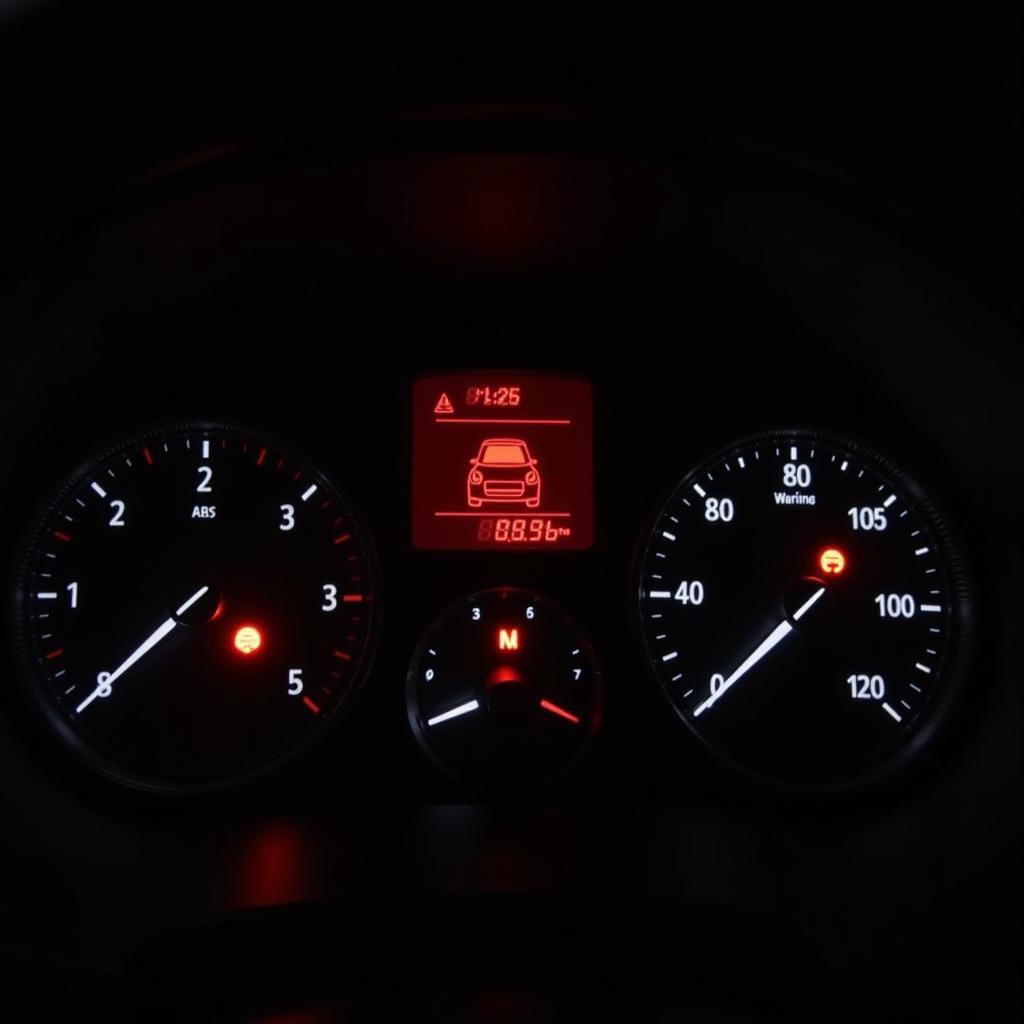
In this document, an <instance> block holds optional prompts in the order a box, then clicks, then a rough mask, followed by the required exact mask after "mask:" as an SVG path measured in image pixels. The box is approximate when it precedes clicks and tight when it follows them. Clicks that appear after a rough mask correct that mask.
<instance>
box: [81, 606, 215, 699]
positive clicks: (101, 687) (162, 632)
mask: <svg viewBox="0 0 1024 1024" xmlns="http://www.w3.org/2000/svg"><path fill="white" fill-rule="evenodd" d="M209 589H210V588H209V587H200V588H199V590H197V591H196V592H195V593H194V594H193V595H192V596H191V597H190V598H189V599H188V600H187V601H186V602H185V603H184V604H183V605H182V606H181V607H180V608H179V609H178V610H177V611H176V612H175V613H174V615H172V616H171V617H170V618H169V619H167V620H166V621H165V622H162V623H161V624H160V625H159V626H158V627H157V628H156V629H155V630H154V631H153V632H152V633H150V635H149V636H148V637H146V639H145V640H143V641H142V643H141V644H139V646H138V647H136V648H135V650H134V651H132V653H131V654H129V655H128V657H127V658H125V660H124V661H122V662H121V664H120V665H118V666H117V668H116V669H114V671H113V672H100V673H99V675H97V676H96V689H94V690H93V691H92V693H90V694H89V696H88V697H86V698H85V700H83V701H82V703H81V704H79V705H78V707H77V708H75V710H76V711H77V712H79V713H81V712H83V711H84V710H85V709H86V708H87V707H88V706H89V705H90V704H91V703H92V702H93V701H94V700H95V699H96V698H97V697H109V696H110V694H111V692H112V686H113V683H114V681H115V680H116V679H118V678H120V677H121V676H123V675H124V674H125V672H127V671H128V669H130V668H131V667H132V665H134V664H135V662H137V661H138V660H139V659H140V658H141V657H143V655H145V654H147V653H148V652H149V651H151V650H152V649H153V648H154V647H156V645H157V644H158V643H160V641H161V640H163V638H164V637H165V636H167V634H168V633H170V632H171V631H172V630H173V629H174V627H175V626H177V625H178V617H180V616H181V615H184V613H185V612H187V611H188V610H189V608H191V607H192V605H194V604H195V603H196V601H198V600H199V599H200V598H201V597H202V596H203V595H204V594H205V593H206V592H207V591H208V590H209Z"/></svg>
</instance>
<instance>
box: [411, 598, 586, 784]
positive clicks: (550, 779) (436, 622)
mask: <svg viewBox="0 0 1024 1024" xmlns="http://www.w3.org/2000/svg"><path fill="white" fill-rule="evenodd" d="M510 592H518V593H520V594H522V595H524V596H527V597H530V598H531V599H532V600H534V601H536V602H540V603H542V604H544V605H547V606H548V607H550V608H551V609H552V610H553V611H554V612H556V613H557V614H558V615H559V616H560V618H561V620H562V622H563V623H567V624H569V625H570V626H571V628H572V629H573V630H574V631H575V632H576V634H577V638H578V639H579V640H580V642H581V643H582V645H583V647H584V649H585V650H586V653H587V659H588V661H589V663H590V669H591V673H592V675H593V682H594V693H595V699H594V714H593V717H592V719H591V721H590V722H588V725H587V731H586V738H585V739H584V740H583V742H582V743H581V744H580V747H579V749H578V750H577V751H576V753H575V754H574V755H573V756H572V758H570V759H569V760H568V761H567V762H566V763H565V764H564V765H563V766H562V767H561V768H560V769H558V770H557V771H556V772H554V773H553V774H550V775H546V776H544V777H543V778H539V779H537V780H536V781H531V782H528V783H525V784H523V785H521V786H515V787H508V786H506V787H502V786H500V785H499V784H497V783H495V782H494V781H493V780H489V779H466V778H463V777H462V776H461V775H460V774H459V773H458V772H457V771H455V770H454V769H452V768H451V767H450V766H449V765H448V764H447V763H446V762H445V761H443V760H442V759H441V758H440V757H439V756H438V755H437V754H436V753H435V751H434V750H433V747H432V745H431V743H430V740H429V739H428V737H427V734H426V732H425V731H424V729H423V727H422V725H421V724H420V721H419V714H418V711H417V706H418V700H417V695H416V691H417V674H418V668H419V666H420V662H421V659H422V658H423V655H424V653H425V651H426V650H427V647H428V645H429V643H430V641H431V639H432V638H433V637H434V636H435V635H436V633H437V631H438V630H439V629H440V628H442V627H443V626H444V624H445V623H446V622H447V621H448V620H449V618H450V616H451V615H452V614H453V613H454V612H457V611H459V610H460V609H461V608H462V607H464V606H465V605H466V604H468V603H469V602H470V601H474V600H476V599H478V598H484V597H488V596H490V595H491V594H499V595H500V594H506V593H510ZM604 709H605V680H604V672H603V671H602V668H601V663H600V661H599V659H598V657H597V650H596V647H595V645H594V642H593V640H592V639H591V637H590V634H589V633H588V632H587V631H586V630H585V629H584V628H583V627H582V626H581V625H580V623H579V621H578V619H577V618H576V617H575V616H574V615H572V614H571V613H570V612H568V611H567V610H566V609H565V608H563V607H562V604H561V603H560V602H559V601H556V600H555V599H554V598H550V597H547V596H546V595H545V594H542V593H540V592H539V591H537V590H536V589H535V588H533V587H523V586H514V585H509V586H499V587H486V588H484V589H483V590H475V591H473V592H472V593H469V594H466V595H465V596H463V597H460V598H458V599H457V600H455V601H453V602H452V603H451V604H449V605H447V606H446V607H445V608H443V609H442V610H441V611H440V612H439V613H438V614H437V615H435V616H434V617H433V618H432V619H431V620H430V623H429V624H428V625H427V626H426V628H425V629H424V630H423V631H422V633H421V634H420V638H419V640H418V641H417V643H416V647H415V648H414V650H413V654H412V657H411V658H410V660H409V668H408V670H407V672H406V676H405V712H406V719H407V721H408V723H409V729H410V731H411V732H412V734H413V737H414V738H415V740H416V745H417V746H418V747H419V749H420V750H421V751H422V752H423V754H424V755H425V756H426V757H427V759H428V760H429V761H430V763H431V764H432V765H433V766H434V767H435V768H436V769H437V770H438V771H439V772H440V773H441V774H442V775H443V776H444V777H445V778H447V779H449V780H451V781H452V782H455V783H456V784H457V785H459V786H462V787H464V788H466V789H469V790H475V791H481V790H483V791H487V790H491V791H496V792H498V793H501V794H503V795H507V794H509V793H512V794H515V793H524V794H527V795H529V794H534V793H536V792H538V791H539V790H541V789H543V788H545V787H548V786H551V785H553V784H555V783H558V782H561V781H563V780H564V779H565V778H567V777H568V776H570V775H572V774H573V773H574V772H576V771H577V770H578V769H579V767H580V765H581V764H582V763H583V762H584V761H585V759H586V757H587V755H588V754H589V753H590V750H591V748H592V747H593V745H594V742H595V741H596V739H597V737H598V735H599V733H600V731H601V724H602V722H603V720H604Z"/></svg>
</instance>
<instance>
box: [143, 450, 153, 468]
mask: <svg viewBox="0 0 1024 1024" xmlns="http://www.w3.org/2000/svg"><path fill="white" fill-rule="evenodd" d="M142 457H143V458H144V459H145V460H146V463H147V464H148V465H150V466H152V465H153V453H152V452H151V451H150V450H149V449H148V448H143V449H142Z"/></svg>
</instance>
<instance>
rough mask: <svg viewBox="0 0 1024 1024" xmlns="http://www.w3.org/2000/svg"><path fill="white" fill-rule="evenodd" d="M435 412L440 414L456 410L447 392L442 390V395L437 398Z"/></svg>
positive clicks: (447, 413)
mask: <svg viewBox="0 0 1024 1024" xmlns="http://www.w3.org/2000/svg"><path fill="white" fill-rule="evenodd" d="M434 412H435V414H438V415H450V414H451V413H453V412H455V406H454V405H452V403H451V399H449V397H448V394H447V392H445V391H442V392H441V397H440V398H439V399H438V400H437V405H435V406H434Z"/></svg>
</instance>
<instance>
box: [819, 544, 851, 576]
mask: <svg viewBox="0 0 1024 1024" xmlns="http://www.w3.org/2000/svg"><path fill="white" fill-rule="evenodd" d="M818 564H819V565H820V566H821V571H822V572H823V573H825V574H826V575H827V576H838V575H839V574H840V573H841V572H842V571H843V570H844V569H845V568H846V556H845V555H844V554H843V553H842V551H840V550H839V548H825V550H824V551H822V553H821V558H819V559H818Z"/></svg>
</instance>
